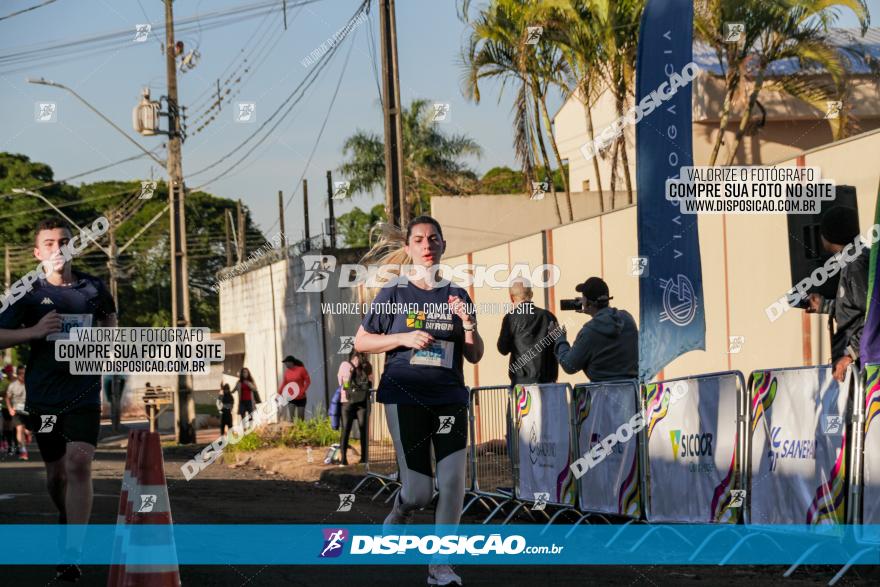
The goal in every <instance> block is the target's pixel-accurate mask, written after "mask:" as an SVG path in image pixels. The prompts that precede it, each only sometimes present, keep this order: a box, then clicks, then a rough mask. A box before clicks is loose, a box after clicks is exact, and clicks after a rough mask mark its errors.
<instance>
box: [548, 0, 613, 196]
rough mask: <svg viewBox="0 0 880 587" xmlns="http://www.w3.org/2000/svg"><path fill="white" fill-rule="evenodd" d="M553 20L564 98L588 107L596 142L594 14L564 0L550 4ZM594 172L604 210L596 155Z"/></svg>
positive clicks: (552, 37) (592, 138)
mask: <svg viewBox="0 0 880 587" xmlns="http://www.w3.org/2000/svg"><path fill="white" fill-rule="evenodd" d="M548 11H549V12H550V14H551V15H552V16H551V21H550V28H549V30H548V31H546V32H545V36H546V37H547V39H548V41H550V42H556V43H558V44H559V47H560V51H561V53H562V59H564V60H565V62H566V64H567V68H566V70H565V71H566V73H567V74H568V75H567V76H564V77H562V78H561V81H560V83H559V87H560V89H561V90H562V92H563V96H564V99H566V100H568V99H571V98H572V97H574V98H576V99H578V100H580V101H581V102H582V103H583V106H584V121H585V123H586V126H587V135H588V137H589V139H590V142H593V141H595V138H596V135H595V130H594V128H593V115H592V112H591V110H592V104H593V103H594V101H595V100H596V98H598V96H597V92H596V90H597V87H598V84H597V81H598V80H597V78H598V75H597V73H596V69H597V67H598V65H597V63H598V59H599V55H600V48H599V43H598V40H597V39H596V37H595V35H594V30H593V27H592V26H591V20H592V19H593V15H592V14H591V13H590V12H589V10H587V7H586V6H585V3H584V2H581V1H579V0H562V2H561V3H559V2H554V3H552V5H551V6H548ZM592 161H593V172H594V174H595V175H596V190H597V191H598V192H599V206H600V210H601V211H603V212H604V210H605V202H604V196H603V192H602V176H601V173H600V171H599V159H598V157H593V158H592Z"/></svg>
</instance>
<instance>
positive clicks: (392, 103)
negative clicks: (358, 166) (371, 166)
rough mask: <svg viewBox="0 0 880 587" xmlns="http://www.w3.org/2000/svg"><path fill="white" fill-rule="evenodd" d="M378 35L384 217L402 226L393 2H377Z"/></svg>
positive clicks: (404, 216)
mask: <svg viewBox="0 0 880 587" xmlns="http://www.w3.org/2000/svg"><path fill="white" fill-rule="evenodd" d="M379 33H380V34H381V45H382V96H383V103H382V105H383V107H384V108H383V118H384V121H385V215H386V217H387V218H388V221H389V222H392V223H394V224H397V225H398V226H401V227H402V226H404V225H405V224H406V222H407V221H408V220H409V218H408V217H407V216H408V213H407V209H406V205H405V203H404V200H403V191H404V182H403V123H402V122H401V114H402V113H401V106H400V76H399V74H398V68H397V66H398V61H397V24H396V19H395V16H394V0H379Z"/></svg>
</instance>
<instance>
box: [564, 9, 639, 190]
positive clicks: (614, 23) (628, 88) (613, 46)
mask: <svg viewBox="0 0 880 587" xmlns="http://www.w3.org/2000/svg"><path fill="white" fill-rule="evenodd" d="M570 7H571V8H570V9H569V11H568V12H569V14H571V15H572V16H573V18H581V19H583V20H585V22H586V23H588V26H589V30H590V33H591V36H592V38H593V39H595V43H596V46H597V51H598V54H597V55H596V59H595V61H594V64H596V65H598V72H599V75H600V76H601V78H602V80H603V82H604V83H605V85H606V86H607V87H608V90H609V91H610V92H611V95H612V96H613V97H614V105H615V110H616V112H617V115H618V116H619V117H621V116H623V114H624V112H625V111H626V108H627V104H628V101H629V99H630V97H631V96H632V97H634V96H635V71H636V56H637V44H638V36H639V35H638V30H639V21H640V19H641V17H642V11H643V10H644V8H645V0H576V1H572V2H571V3H570ZM587 15H588V16H587ZM618 157H619V158H620V161H621V164H622V166H623V178H624V182H625V184H626V192H627V199H628V201H629V203H630V204H632V201H633V188H632V177H631V175H630V172H629V155H628V153H627V149H626V134H625V133H621V135H620V136H619V137H618V138H617V140H616V141H615V143H614V144H613V145H612V156H611V161H612V166H611V170H612V171H611V193H612V197H613V194H614V191H615V189H616V187H617V159H618Z"/></svg>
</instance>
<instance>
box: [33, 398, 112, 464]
mask: <svg viewBox="0 0 880 587" xmlns="http://www.w3.org/2000/svg"><path fill="white" fill-rule="evenodd" d="M27 428H28V430H30V431H31V432H33V433H34V435H35V437H36V439H37V446H39V447H40V455H42V457H43V462H46V463H53V462H55V461H57V460H58V459H60V458H61V457H63V456H64V453H65V452H67V443H68V442H86V443H88V444H91V445H92V446H95V447H96V446H98V436H99V434H100V432H101V407H100V406H85V407H82V408H75V409H73V410H71V411H69V412H65V413H63V414H53V413H52V412H51V411H50V410H33V409H32V410H31V411H30V412H29V413H28V416H27ZM41 429H42V430H43V431H42V432H40V430H41Z"/></svg>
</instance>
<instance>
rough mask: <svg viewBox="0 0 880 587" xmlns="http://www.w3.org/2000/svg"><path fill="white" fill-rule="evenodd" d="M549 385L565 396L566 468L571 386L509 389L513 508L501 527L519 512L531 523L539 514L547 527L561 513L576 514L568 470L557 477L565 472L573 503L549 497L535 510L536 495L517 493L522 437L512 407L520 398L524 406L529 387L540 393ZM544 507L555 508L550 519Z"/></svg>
mask: <svg viewBox="0 0 880 587" xmlns="http://www.w3.org/2000/svg"><path fill="white" fill-rule="evenodd" d="M551 386H552V387H556V388H559V391H561V392H562V393H563V394H564V396H565V397H564V400H565V413H566V415H567V416H568V434H567V436H568V454H567V455H565V456H566V468H568V467H569V465H570V464H571V461H572V456H573V454H574V437H573V435H572V433H573V431H574V424H573V421H572V420H571V407H570V406H571V394H572V390H571V386H570V385H568V384H567V383H545V384H527V385H517V386H515V387H514V388H513V389H512V391H511V396H510V398H511V401H512V402H513V403H512V406H513V408H514V409H513V410H511V416H510V424H509V426H510V428H509V429H510V430H511V434H510V438H511V440H510V447H511V448H512V451H511V458H510V460H511V463H512V468H513V481H514V483H513V499H512V500H511V501H510V502H509V503H513V504H514V508H513V509H512V510H511V511H510V512H509V513H508V514H507V517H506V518H505V519H504V521H503V522H502V524H507V523H508V522H510V520H511V519H513V516H514V515H516V513H517V512H518V511H520V510H522V511H523V512H525V513H526V514H527V515H528V516H529V517H530V518H531V519H532V520H533V521H535V515H534V513H533V512H539V513H540V514H542V515H543V516H544V518H545V519H546V520H547V525H548V526H549V525H550V524H551V523H553V521H554V520H555V519H556V518H557V517H558V516H559V515H560V514H562V513H565V512H571V513H576V509H575V506H576V505H577V486H576V483H575V480H574V477H573V474H572V472H571V471H570V470H568V471H560V472H559V473H560V474H564V473H568V475H569V476H570V477H569V479H568V487H570V490H571V492H572V494H573V503H572V504H568V503H564V502H561V501H557V500H555V499H552V498H551V499H548V500H547V501H546V502H544V503H543V505H542V507H540V508H539V507H537V496H536V495H532V496H525V495H522V494H521V493H520V490H521V485H522V477H521V471H520V454H519V450H520V442H519V440H520V437H521V436H522V435H521V434H520V428H519V426H520V424H521V423H522V420H521V418H518V417H517V416H518V415H519V412H520V408H519V407H517V405H516V404H517V402H518V401H519V400H520V399H523V400H525V401H526V403H528V399H529V393H530V390H529V389H528V388H529V387H537V388H538V389H539V390H542V391H543V390H544V389H547V388H549V387H551ZM542 399H543V394H542ZM558 483H559V480H558V478H555V479H554V480H553V485H554V486H557V487H558ZM565 485H566V482H565V481H563V486H565ZM563 491H564V490H563ZM528 505H531V506H532V507H531V508H527V507H526V506H528ZM547 506H550V507H554V508H557V511H556V513H555V514H554V515H553V516H550V515H549V514H548V513H547V510H546V508H547ZM498 509H499V510H500V509H501V508H498ZM494 513H495V512H493V514H490V516H489V517H488V518H487V519H486V521H485V522H484V523H488V521H490V520H491V519H492V517H493V515H494Z"/></svg>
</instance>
